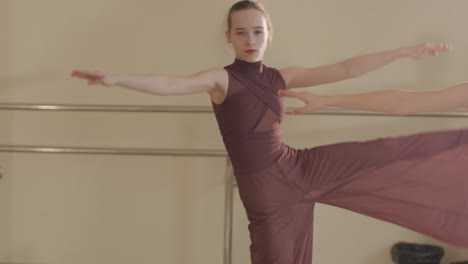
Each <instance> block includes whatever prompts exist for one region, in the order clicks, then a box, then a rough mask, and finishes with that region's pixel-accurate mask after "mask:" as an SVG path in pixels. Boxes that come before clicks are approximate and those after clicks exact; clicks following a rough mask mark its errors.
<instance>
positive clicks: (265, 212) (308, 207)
mask: <svg viewBox="0 0 468 264" xmlns="http://www.w3.org/2000/svg"><path fill="white" fill-rule="evenodd" d="M271 36H272V27H271V23H270V19H269V16H268V14H267V13H266V12H265V10H264V8H263V7H262V6H261V5H260V4H258V3H256V2H254V1H240V2H237V3H236V4H234V5H233V6H232V7H231V9H230V12H229V15H228V28H227V31H226V39H227V41H228V43H230V44H231V45H232V47H233V49H234V51H235V54H236V57H235V59H234V62H233V63H232V64H230V65H228V66H226V67H224V68H223V69H209V70H204V71H201V72H199V73H196V74H193V75H191V76H183V77H168V76H161V75H150V76H116V75H109V74H105V73H102V72H98V71H74V72H73V73H72V76H74V77H78V78H83V79H86V80H88V83H89V84H101V85H107V86H111V85H117V86H121V87H126V88H130V89H134V90H138V91H142V92H147V93H151V94H156V95H181V94H191V93H200V92H206V93H208V95H209V96H210V99H211V103H212V106H213V109H214V113H215V115H216V119H217V122H218V125H219V129H220V132H221V135H222V138H223V141H224V144H225V147H226V149H227V151H228V154H229V157H230V159H231V161H232V164H233V168H234V172H235V176H236V180H237V183H238V186H239V194H240V197H241V200H242V202H243V205H244V207H245V209H246V212H247V216H248V219H249V227H248V228H249V231H250V239H251V245H250V252H251V260H252V263H253V264H310V263H311V262H312V225H313V214H314V205H315V203H317V202H320V203H325V204H329V205H334V206H337V207H341V208H345V209H348V210H351V211H354V212H358V213H361V214H364V215H367V216H370V217H374V218H378V219H381V220H384V221H388V222H391V223H395V224H398V225H401V226H404V227H407V228H410V229H412V230H415V231H418V232H420V233H424V234H427V235H429V236H431V237H434V238H437V239H440V240H442V241H445V242H448V243H451V244H453V245H457V246H462V247H468V130H465V129H460V130H451V131H439V132H431V133H420V134H414V135H409V136H400V137H391V138H381V139H376V140H371V141H365V142H344V143H337V144H331V145H325V146H318V147H313V148H304V149H295V148H292V147H290V146H288V145H286V144H285V143H283V140H282V137H281V131H280V124H281V121H282V119H283V115H284V110H285V108H284V96H290V97H294V98H298V99H301V100H303V101H304V102H305V103H306V105H305V106H304V107H302V108H300V109H297V110H296V111H295V113H296V114H301V113H305V112H309V111H316V110H318V109H321V108H323V107H329V106H334V107H343V108H350V109H359V110H367V111H377V112H384V113H389V114H410V113H419V112H430V111H445V110H453V109H458V108H462V107H465V106H467V105H468V84H467V83H463V84H459V85H455V86H453V87H449V88H446V89H443V90H438V91H425V92H404V91H398V90H384V91H378V92H372V93H363V94H353V95H343V96H319V95H314V94H312V93H308V92H301V93H297V92H292V91H289V89H292V88H299V87H310V86H314V85H319V84H324V83H331V82H337V81H340V80H345V79H350V78H354V77H357V76H359V75H362V74H365V73H367V72H370V71H372V70H375V69H377V68H379V67H381V66H383V65H386V64H388V63H391V62H393V61H395V60H396V59H399V58H414V59H420V58H423V57H426V56H434V55H437V54H438V53H442V52H446V51H447V50H448V49H449V47H448V46H447V45H432V44H422V45H417V46H411V47H403V48H398V49H395V50H390V51H384V52H379V53H373V54H368V55H363V56H359V57H354V58H351V59H348V60H345V61H343V62H340V63H336V64H332V65H327V66H323V67H318V68H302V67H289V68H285V69H279V70H278V69H275V68H271V67H268V66H266V65H264V64H263V63H262V60H263V54H264V52H265V50H266V48H267V42H268V40H269V39H271Z"/></svg>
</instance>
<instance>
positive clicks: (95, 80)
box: [71, 70, 116, 86]
mask: <svg viewBox="0 0 468 264" xmlns="http://www.w3.org/2000/svg"><path fill="white" fill-rule="evenodd" d="M71 76H72V77H76V78H79V79H84V80H88V84H89V85H96V84H100V85H105V86H111V85H114V84H115V83H116V80H115V78H114V77H112V76H110V75H108V74H106V73H103V72H101V71H83V70H74V71H72V73H71Z"/></svg>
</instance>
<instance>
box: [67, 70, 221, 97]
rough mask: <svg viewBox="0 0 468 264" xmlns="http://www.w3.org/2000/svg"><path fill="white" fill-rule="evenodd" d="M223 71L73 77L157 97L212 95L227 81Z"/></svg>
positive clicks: (93, 73) (77, 73)
mask: <svg viewBox="0 0 468 264" xmlns="http://www.w3.org/2000/svg"><path fill="white" fill-rule="evenodd" d="M225 75H226V73H225V71H224V70H223V69H210V70H205V71H201V72H198V73H195V74H193V75H189V76H180V77H169V76H163V75H110V74H106V73H104V72H101V71H83V70H75V71H73V72H72V73H71V76H72V77H76V78H80V79H84V80H87V81H88V84H90V85H96V84H97V85H105V86H113V85H115V86H120V87H125V88H129V89H133V90H137V91H141V92H145V93H151V94H155V95H182V94H193V93H200V92H208V93H212V92H214V91H215V90H216V88H217V87H221V86H222V83H223V80H224V79H226V76H225Z"/></svg>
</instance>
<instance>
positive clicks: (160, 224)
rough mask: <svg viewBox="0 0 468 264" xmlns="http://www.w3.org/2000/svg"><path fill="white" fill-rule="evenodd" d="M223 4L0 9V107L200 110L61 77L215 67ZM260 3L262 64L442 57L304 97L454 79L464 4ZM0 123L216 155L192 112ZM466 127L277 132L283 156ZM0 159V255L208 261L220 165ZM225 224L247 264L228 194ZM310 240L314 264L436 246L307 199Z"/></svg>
mask: <svg viewBox="0 0 468 264" xmlns="http://www.w3.org/2000/svg"><path fill="white" fill-rule="evenodd" d="M232 3H234V1H208V0H202V1H188V0H185V1H139V2H135V1H129V0H101V1H97V2H96V1H91V0H84V1H79V2H76V1H59V0H42V1H27V0H14V1H13V0H3V1H0V21H1V24H0V32H2V35H3V36H6V40H5V38H2V39H1V41H0V45H2V46H1V47H2V48H1V49H0V54H1V56H0V57H1V58H2V59H0V67H1V68H0V72H1V74H2V75H0V76H1V78H0V81H1V83H0V85H1V86H0V102H32V103H77V104H88V103H89V104H130V105H133V104H141V105H201V106H209V105H210V101H209V98H208V97H207V96H206V95H202V94H200V95H191V96H178V97H176V96H172V97H156V96H150V95H148V94H143V93H138V92H134V91H130V90H125V89H121V88H115V87H112V88H107V87H89V86H86V85H85V83H83V82H80V81H77V80H73V79H71V78H69V77H68V76H69V73H70V71H71V70H72V69H76V68H78V69H82V68H84V69H101V70H105V71H109V72H113V73H128V74H132V73H139V74H140V73H151V72H155V73H160V74H168V75H184V74H189V73H193V72H196V71H199V70H202V69H206V68H211V67H222V66H224V65H227V64H230V63H231V62H232V61H233V57H232V53H231V52H230V51H229V47H228V46H227V45H226V44H225V43H224V39H223V25H224V19H225V18H224V17H225V15H226V13H227V10H228V8H229V6H230V5H231V4H232ZM265 3H266V5H267V8H268V10H269V11H270V13H271V15H272V18H273V23H274V25H275V32H276V35H275V37H274V41H273V46H272V47H270V49H269V51H268V52H267V55H266V58H265V63H266V64H268V65H271V66H275V67H278V68H280V67H284V66H290V65H297V66H319V65H322V64H327V63H332V62H336V61H339V60H341V59H345V58H348V57H350V56H354V55H359V54H363V53H366V52H372V51H379V50H384V49H390V48H396V47H398V46H402V45H409V44H415V43H419V42H423V41H426V40H428V41H443V42H448V43H450V44H452V45H453V48H454V49H453V51H452V52H450V53H449V54H445V55H443V56H440V57H438V58H431V59H424V60H422V61H411V60H401V61H398V62H396V63H394V64H392V65H389V66H386V67H384V68H382V69H380V70H378V71H376V72H373V73H372V74H369V75H366V76H363V77H361V78H358V79H355V80H350V81H347V82H342V83H336V84H331V85H324V86H323V87H316V88H308V89H306V90H311V91H316V92H320V93H327V94H334V93H348V92H361V91H370V90H376V89H387V88H390V89H398V88H401V89H410V90H424V89H439V88H442V87H445V86H449V85H451V84H454V83H458V82H462V81H466V79H467V77H466V68H467V62H466V57H467V54H468V49H466V48H465V47H467V46H468V45H467V44H468V43H467V42H468V37H467V36H466V34H464V33H463V28H464V24H465V23H464V20H463V19H464V18H465V16H464V10H467V9H468V2H466V1H464V0H452V1H448V2H447V1H446V2H442V1H436V0H415V1H403V0H399V1H392V2H390V1H375V0H373V1H371V0H357V1H348V2H345V1H341V0H321V1H303V0H300V1H272V0H270V1H265ZM3 58H6V59H3ZM287 103H288V106H295V105H300V104H299V102H296V101H293V100H288V101H287ZM0 118H1V120H0V121H1V124H2V126H1V127H2V128H3V129H0V144H21V145H53V146H98V147H134V148H207V149H221V148H222V147H223V145H222V141H221V137H220V136H219V132H218V128H217V125H216V122H215V119H214V117H213V116H212V115H207V114H177V115H174V114H135V113H72V112H27V111H26V112H25V111H2V112H0ZM467 125H468V122H467V121H466V120H464V119H450V118H394V117H339V116H333V117H332V116H301V117H293V116H287V118H286V119H285V121H284V123H283V133H284V137H285V139H286V141H287V143H289V144H290V145H292V146H298V147H299V146H315V145H320V144H327V143H332V142H338V141H344V140H361V139H371V138H375V137H382V136H389V135H398V134H409V133H413V132H420V131H426V130H435V129H440V128H456V127H466V126H467ZM0 166H2V167H4V168H5V170H6V175H5V177H4V178H3V179H2V180H0V216H2V217H0V262H1V261H16V262H34V263H50V264H74V263H80V264H81V263H87V264H94V263H96V264H97V263H99V264H105V263H112V264H120V263H122V264H123V263H133V262H138V263H174V264H185V263H192V264H196V263H213V264H214V263H221V260H222V247H223V245H222V242H223V220H224V215H223V212H224V211H223V210H224V209H223V206H224V183H223V177H224V159H222V158H182V157H181V158H174V157H154V156H98V155H42V154H20V153H15V154H8V153H2V154H1V155H0ZM3 216H5V217H3ZM234 223H235V227H234V228H235V229H234V259H235V262H234V263H249V259H250V258H249V252H248V245H249V239H248V234H247V230H246V225H247V221H246V218H245V213H244V209H243V208H242V205H241V203H240V200H239V198H238V196H237V193H236V200H235V217H234ZM3 234H6V235H5V236H3ZM314 237H315V241H314V261H315V263H344V262H346V263H356V264H357V263H359V264H362V263H369V264H370V263H391V260H390V255H389V250H390V247H391V245H392V244H393V243H395V242H398V241H400V240H405V241H412V242H421V243H439V242H438V241H434V240H431V239H429V238H427V237H425V236H422V235H419V234H416V233H414V232H411V231H409V230H406V229H403V228H400V227H397V226H395V225H391V224H388V223H384V222H381V221H378V220H374V219H370V218H367V217H363V216H360V215H357V214H354V213H351V212H347V211H344V210H340V209H336V208H332V207H328V206H323V205H319V206H318V207H317V208H316V219H315V233H314ZM439 244H440V243H439ZM440 245H443V246H444V247H445V248H446V249H447V251H448V252H447V257H446V260H447V261H449V260H450V261H455V260H467V259H468V251H466V250H461V249H457V248H454V247H450V246H448V245H445V244H440Z"/></svg>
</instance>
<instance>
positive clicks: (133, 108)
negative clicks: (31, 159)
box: [0, 103, 468, 117]
mask: <svg viewBox="0 0 468 264" xmlns="http://www.w3.org/2000/svg"><path fill="white" fill-rule="evenodd" d="M0 110H25V111H72V112H76V111H80V112H143V113H144V112H146V113H148V112H149V113H189V114H196V113H212V112H213V110H212V108H211V107H207V106H160V105H158V106H150V105H140V106H138V105H80V104H29V103H0ZM292 110H293V108H287V109H286V113H287V114H291V112H292ZM307 115H352V116H400V117H402V116H401V115H390V114H385V113H377V112H367V111H357V110H341V109H338V108H328V109H327V110H321V111H317V112H312V113H307ZM404 117H468V112H463V111H455V112H435V113H423V114H410V115H404Z"/></svg>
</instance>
